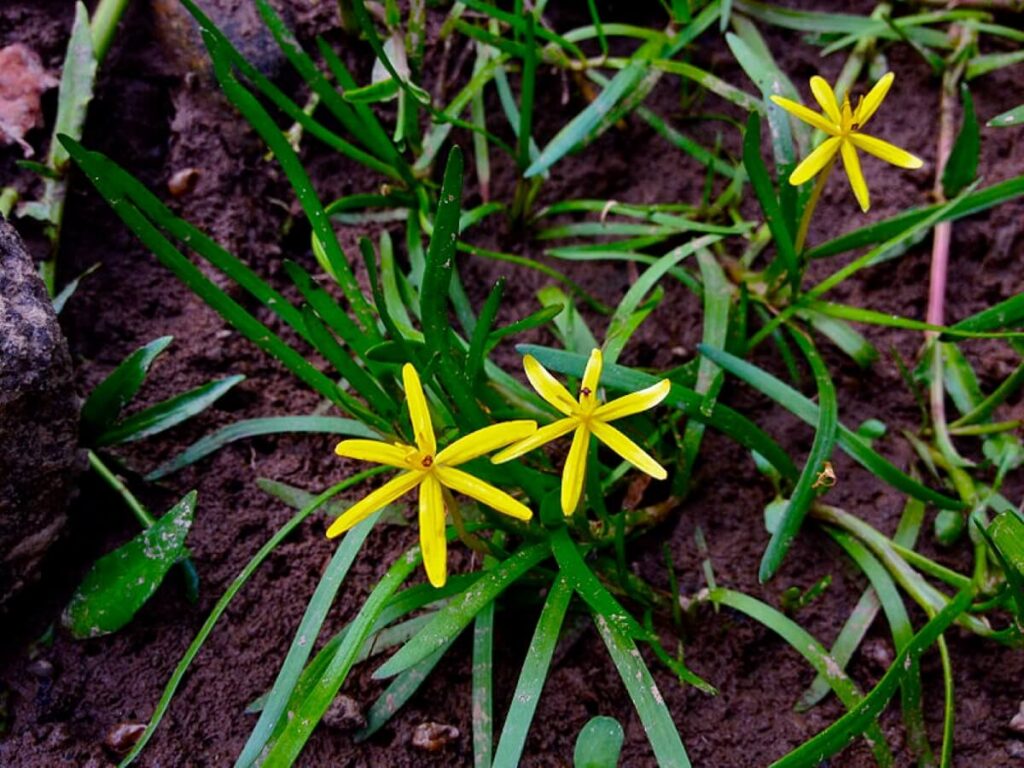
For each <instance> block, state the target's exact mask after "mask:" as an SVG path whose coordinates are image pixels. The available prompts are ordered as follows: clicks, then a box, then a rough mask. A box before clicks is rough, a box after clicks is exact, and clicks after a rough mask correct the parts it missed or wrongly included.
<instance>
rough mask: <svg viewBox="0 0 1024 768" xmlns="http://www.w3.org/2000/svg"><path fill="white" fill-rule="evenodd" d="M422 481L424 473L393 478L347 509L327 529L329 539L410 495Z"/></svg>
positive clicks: (405, 473)
mask: <svg viewBox="0 0 1024 768" xmlns="http://www.w3.org/2000/svg"><path fill="white" fill-rule="evenodd" d="M422 481H423V473H422V472H403V473H402V474H400V475H398V476H397V477H393V478H392V479H391V480H388V481H387V482H386V483H384V485H382V486H381V487H380V488H378V489H377V490H375V491H373V492H372V493H371V494H370V495H369V496H365V497H364V498H362V499H360V500H359V501H357V502H356V503H355V504H353V505H352V506H351V507H349V508H348V509H346V510H345V512H344V513H343V514H342V515H341V516H340V517H338V519H337V520H335V521H334V522H333V523H331V527H330V528H328V529H327V538H329V539H333V538H334V537H335V536H338V535H339V534H342V533H344V532H345V531H347V530H348V529H349V528H351V527H352V526H354V525H357V524H358V523H360V522H362V521H363V520H365V519H366V518H368V517H369V516H370V515H372V514H373V513H374V512H376V511H377V510H378V509H380V508H381V507H383V506H384V505H386V504H390V503H391V502H392V501H394V500H395V499H397V498H398V497H399V496H403V495H404V494H406V493H408V492H409V491H411V490H412V489H413V488H415V487H416V486H417V485H419V484H420V483H421V482H422Z"/></svg>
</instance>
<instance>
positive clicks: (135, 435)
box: [96, 374, 245, 446]
mask: <svg viewBox="0 0 1024 768" xmlns="http://www.w3.org/2000/svg"><path fill="white" fill-rule="evenodd" d="M244 380H245V376H242V375H241V374H239V375H237V376H228V377H227V378H225V379H220V380H218V381H211V382H208V383H206V384H203V385H202V386H201V387H196V388H195V389H190V390H189V391H188V392H182V393H181V394H180V395H175V396H174V397H170V398H168V399H166V400H164V401H163V402H161V403H157V404H156V405H154V406H151V407H149V408H146V409H145V410H143V411H139V412H138V413H134V414H132V415H131V416H129V417H128V418H126V419H123V420H122V421H119V422H118V423H117V424H115V425H114V426H113V427H112V428H110V429H108V430H107V431H106V432H104V433H103V434H102V435H100V436H99V437H98V438H96V445H99V446H102V445H115V444H117V443H128V442H131V441H133V440H141V439H142V438H144V437H150V436H152V435H155V434H158V433H160V432H163V431H164V430H165V429H170V428H171V427H173V426H176V425H178V424H181V422H183V421H185V420H186V419H190V418H192V417H193V416H195V415H196V414H199V413H202V412H203V411H205V410H206V409H207V408H209V407H210V406H211V405H213V404H214V403H215V402H217V400H219V399H220V398H221V397H222V396H223V395H225V394H226V393H227V392H228V390H230V389H231V388H232V387H233V386H235V385H236V384H238V383H239V382H240V381H244Z"/></svg>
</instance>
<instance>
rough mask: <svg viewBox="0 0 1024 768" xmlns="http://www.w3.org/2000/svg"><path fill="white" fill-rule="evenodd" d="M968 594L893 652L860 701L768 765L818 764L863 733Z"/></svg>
mask: <svg viewBox="0 0 1024 768" xmlns="http://www.w3.org/2000/svg"><path fill="white" fill-rule="evenodd" d="M971 597H972V595H971V592H970V590H966V589H965V590H964V591H962V592H961V593H960V594H959V595H957V596H956V598H955V599H953V600H951V601H950V602H949V604H948V605H947V606H946V607H945V608H943V609H942V611H940V612H939V613H938V614H936V616H935V617H934V618H933V619H931V621H929V622H928V623H927V624H925V625H924V627H922V628H921V631H920V632H918V633H917V634H916V635H914V638H913V639H912V640H911V641H910V643H908V644H907V647H906V648H904V649H903V650H902V651H901V652H900V653H899V654H898V655H897V656H896V659H895V661H893V663H892V665H891V666H890V667H889V669H888V670H887V671H886V673H885V674H884V675H883V676H882V679H881V680H880V681H879V682H878V685H876V686H875V687H874V688H873V689H872V690H871V692H870V693H868V695H867V696H865V697H864V698H863V699H862V700H861V701H860V703H859V704H857V705H856V706H855V707H853V708H852V709H851V710H850V711H849V712H847V713H846V714H845V715H843V716H842V717H840V718H839V719H838V720H837V721H835V722H834V723H833V724H832V725H830V726H829V727H828V728H826V729H825V730H824V731H821V732H820V733H819V734H817V735H816V736H815V737H814V738H812V739H810V740H808V741H805V742H804V743H803V744H801V745H800V746H799V747H797V748H796V749H794V750H793V751H792V752H790V753H789V754H787V755H786V756H785V757H783V758H781V759H780V760H777V761H775V762H774V763H772V765H771V768H807V767H808V766H813V765H819V764H820V763H821V762H823V761H824V760H826V759H827V758H829V757H831V756H832V755H834V754H835V753H837V752H838V751H839V750H841V749H842V748H843V747H845V746H846V745H847V744H849V743H850V741H852V740H853V739H854V738H856V737H857V736H858V735H859V734H861V733H863V732H864V731H865V730H866V729H867V728H868V727H870V726H871V724H872V723H874V722H875V719H876V718H877V717H878V715H879V714H881V712H882V710H883V709H885V706H886V704H888V703H889V699H891V698H892V696H893V694H894V693H896V690H897V689H898V688H899V686H900V685H901V684H902V682H903V678H904V677H905V676H906V675H907V674H908V672H909V670H911V669H914V668H915V667H914V662H915V661H916V660H918V659H919V658H920V657H921V654H923V653H924V652H925V651H926V650H927V649H928V648H930V647H931V646H932V644H934V643H935V641H936V640H938V638H939V636H940V635H941V634H942V633H943V632H944V631H945V630H946V629H947V628H948V627H949V626H950V625H951V624H952V623H953V622H954V621H955V620H956V618H957V617H958V616H959V615H960V614H961V613H963V612H964V611H965V610H967V607H968V606H969V605H970V604H971Z"/></svg>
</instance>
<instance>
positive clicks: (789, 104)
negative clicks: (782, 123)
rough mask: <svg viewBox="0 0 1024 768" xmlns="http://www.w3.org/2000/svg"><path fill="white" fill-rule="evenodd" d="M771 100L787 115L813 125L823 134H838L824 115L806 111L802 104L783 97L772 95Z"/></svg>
mask: <svg viewBox="0 0 1024 768" xmlns="http://www.w3.org/2000/svg"><path fill="white" fill-rule="evenodd" d="M771 99H772V101H773V102H775V103H776V104H778V105H779V106H780V107H782V108H783V109H784V110H786V111H787V112H789V114H791V115H794V116H795V117H798V118H800V119H801V120H803V121H804V122H805V123H809V124H810V125H813V126H814V127H815V128H817V129H818V130H819V131H824V132H825V133H828V134H831V135H833V136H835V135H836V134H837V133H839V128H838V126H835V125H833V124H832V123H831V122H829V120H828V118H826V117H825V116H824V115H819V114H818V113H817V112H815V111H814V110H812V109H808V108H807V107H805V106H804V105H803V104H800V103H798V102H796V101H793V100H791V99H787V98H785V97H783V96H775V95H773V96H772V97H771Z"/></svg>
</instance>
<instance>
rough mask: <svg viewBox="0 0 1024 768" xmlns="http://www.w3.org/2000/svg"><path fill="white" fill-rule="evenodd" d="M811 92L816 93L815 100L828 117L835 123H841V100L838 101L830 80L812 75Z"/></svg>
mask: <svg viewBox="0 0 1024 768" xmlns="http://www.w3.org/2000/svg"><path fill="white" fill-rule="evenodd" d="M811 93H813V94H814V100H815V101H817V102H818V104H819V105H820V106H821V109H822V111H823V112H824V113H825V114H826V115H828V119H829V120H831V121H832V122H833V123H839V121H840V116H839V102H838V101H836V94H835V92H834V91H833V90H832V86H831V85H829V84H828V81H827V80H826V79H825V78H823V77H819V76H818V75H815V76H814V77H812V78H811Z"/></svg>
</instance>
